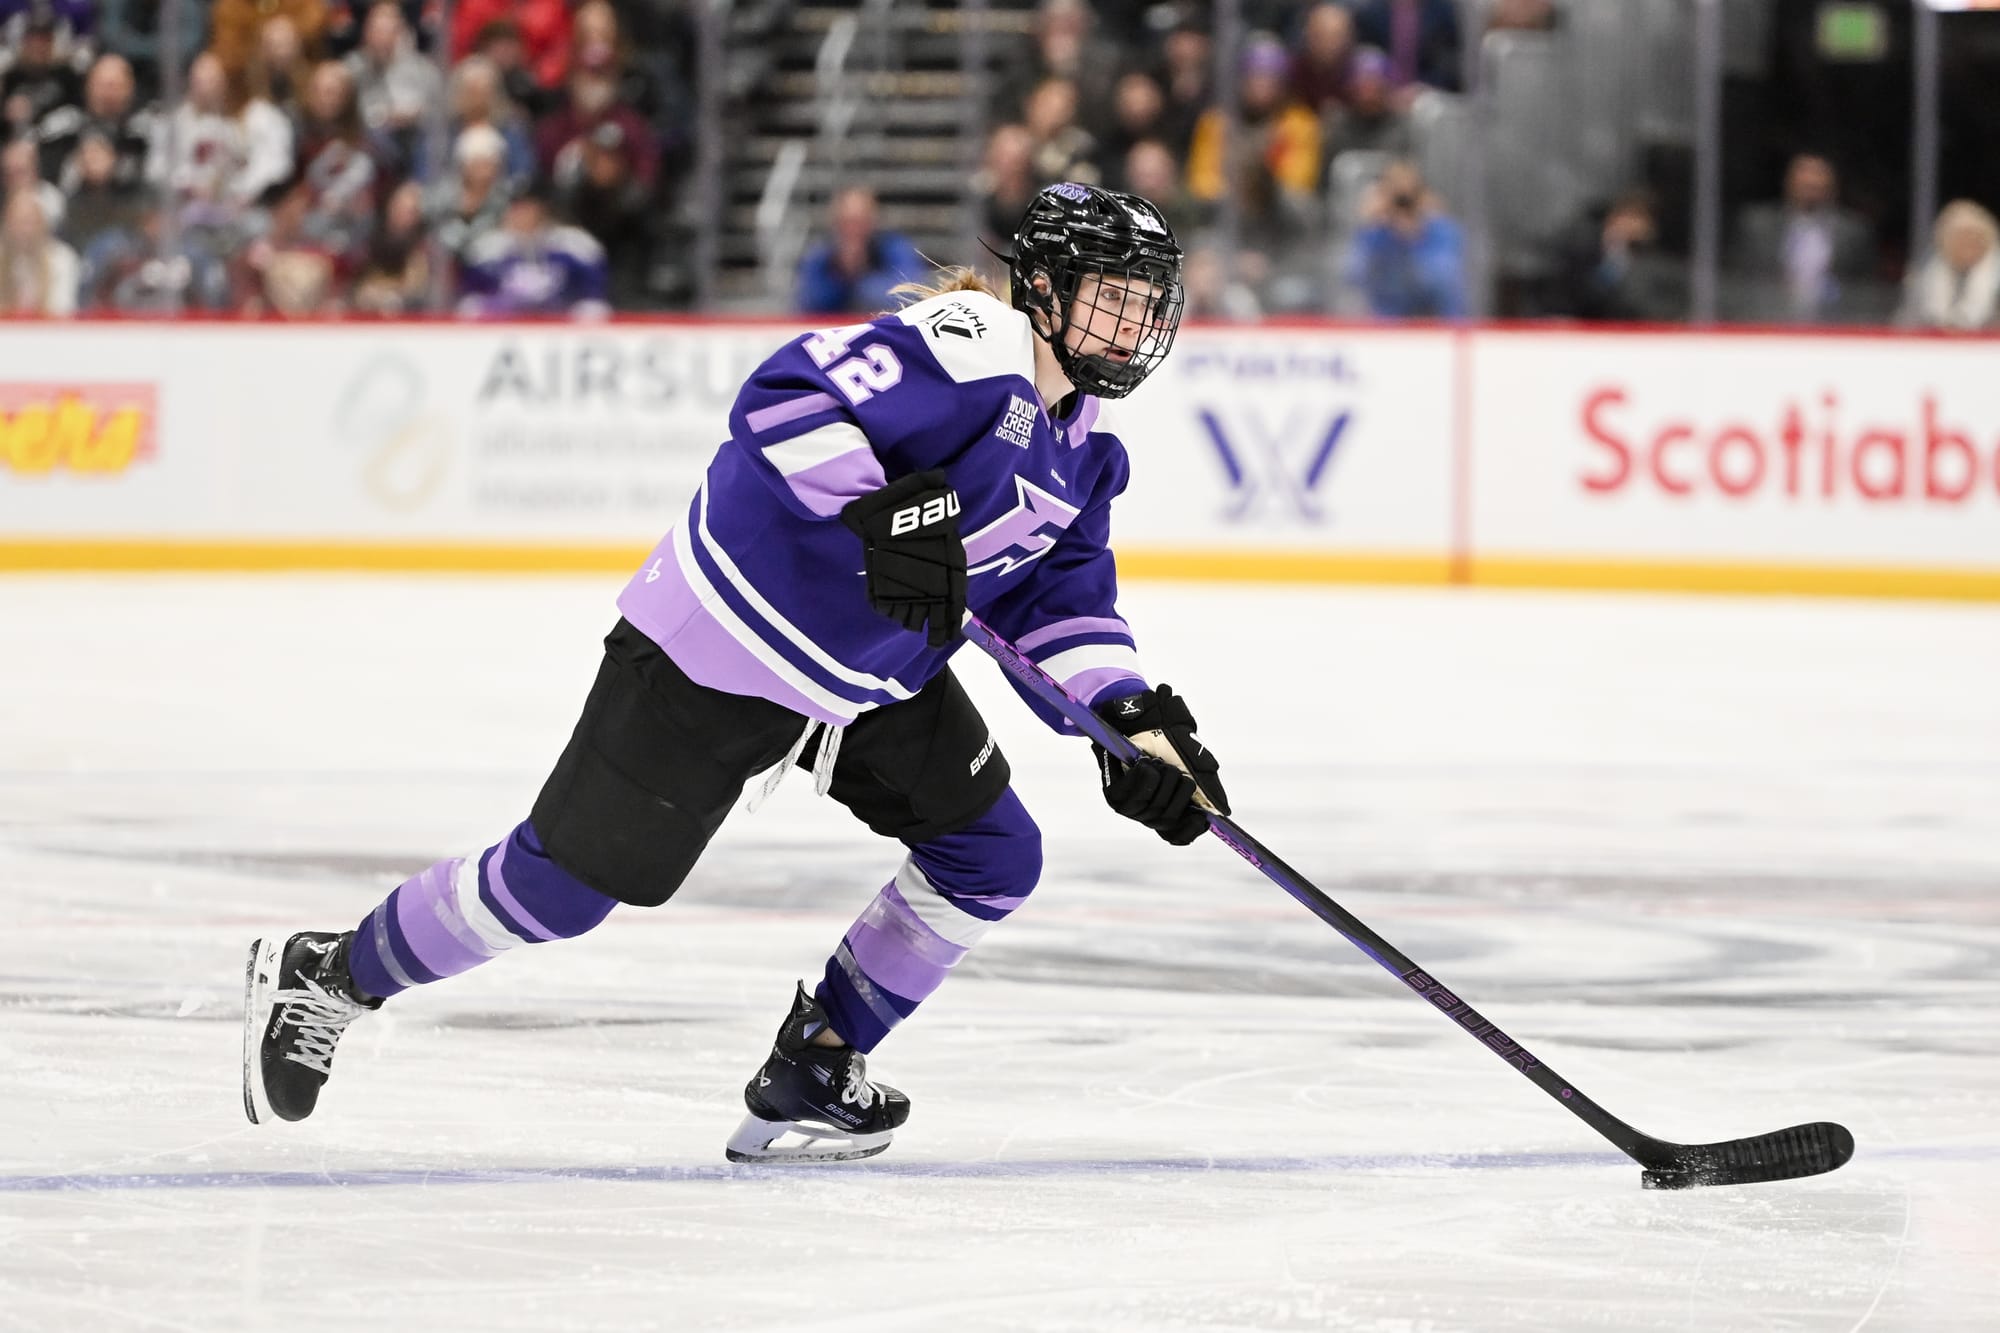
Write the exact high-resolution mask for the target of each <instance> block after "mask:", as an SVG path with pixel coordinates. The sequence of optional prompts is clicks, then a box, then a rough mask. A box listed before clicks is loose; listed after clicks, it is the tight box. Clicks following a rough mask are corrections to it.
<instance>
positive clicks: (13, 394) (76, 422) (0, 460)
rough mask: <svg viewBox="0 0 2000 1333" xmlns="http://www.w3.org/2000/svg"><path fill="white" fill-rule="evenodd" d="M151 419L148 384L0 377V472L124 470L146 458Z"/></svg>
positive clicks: (154, 398) (155, 407) (154, 400)
mask: <svg viewBox="0 0 2000 1333" xmlns="http://www.w3.org/2000/svg"><path fill="white" fill-rule="evenodd" d="M158 420H159V392H158V390H157V389H155V388H154V387H153V386H152V385H150V384H56V383H47V382H44V383H22V382H19V381H6V380H0V472H11V473H15V474H17V475H19V476H24V477H42V476H47V475H49V474H50V473H53V472H59V471H60V472H79V473H84V474H89V475H98V476H102V475H106V474H111V473H118V472H123V471H125V469H127V468H129V467H131V466H132V464H133V463H134V462H136V461H138V460H141V459H149V458H151V457H152V456H153V454H154V451H155V445H154V434H155V425H156V423H157V422H158Z"/></svg>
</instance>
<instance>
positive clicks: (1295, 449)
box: [1195, 407, 1354, 523]
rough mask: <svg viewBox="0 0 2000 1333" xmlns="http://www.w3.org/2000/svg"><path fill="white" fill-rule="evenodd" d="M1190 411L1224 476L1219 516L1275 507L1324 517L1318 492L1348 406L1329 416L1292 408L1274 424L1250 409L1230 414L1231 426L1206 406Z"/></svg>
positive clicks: (1308, 517) (1348, 417)
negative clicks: (1225, 496) (1224, 500)
mask: <svg viewBox="0 0 2000 1333" xmlns="http://www.w3.org/2000/svg"><path fill="white" fill-rule="evenodd" d="M1195 415H1196V417H1197V418H1198V419H1199V420H1200V422H1201V425H1202V429H1203V430H1204V431H1206V432H1207V433H1208V438H1209V442H1210V443H1211V444H1213V445H1214V446H1215V452H1216V455H1217V457H1219V458H1220V459H1221V460H1222V470H1223V473H1224V475H1225V476H1226V477H1227V478H1228V482H1229V506H1228V509H1227V510H1226V512H1225V517H1227V518H1228V519H1229V520H1230V521H1232V522H1237V521H1241V520H1243V519H1247V518H1252V517H1263V516H1264V515H1266V514H1267V513H1268V512H1269V511H1270V510H1272V509H1277V510H1280V511H1289V512H1292V513H1296V514H1297V515H1298V516H1299V517H1300V518H1302V519H1304V520H1305V521H1306V522H1308V523H1320V522H1323V521H1325V518H1326V513H1325V511H1324V510H1323V509H1322V508H1321V506H1320V499H1319V491H1320V487H1321V486H1322V485H1324V484H1325V482H1326V478H1327V473H1328V471H1329V470H1330V469H1331V467H1332V465H1333V456H1334V453H1335V452H1336V451H1337V450H1338V449H1339V448H1340V442H1341V441H1342V440H1343V439H1345V438H1347V428H1348V427H1349V426H1350V425H1352V424H1353V421H1354V413H1353V411H1352V410H1351V409H1342V410H1340V411H1338V412H1335V413H1334V414H1333V415H1332V416H1331V417H1326V416H1321V415H1318V414H1317V413H1313V412H1310V411H1307V412H1300V411H1296V410H1295V411H1291V412H1287V413H1286V414H1285V419H1284V420H1283V421H1281V422H1279V423H1278V424H1277V425H1276V426H1275V427H1274V426H1272V425H1271V424H1270V423H1269V422H1267V421H1266V420H1265V419H1264V416H1263V414H1262V413H1261V412H1258V411H1256V410H1255V409H1243V410H1238V411H1233V412H1231V413H1230V422H1231V423H1233V424H1225V422H1224V420H1223V417H1222V414H1221V413H1219V412H1217V411H1215V410H1214V409H1212V408H1206V407H1205V408H1202V409H1201V410H1200V411H1199V412H1197V413H1196V414H1195Z"/></svg>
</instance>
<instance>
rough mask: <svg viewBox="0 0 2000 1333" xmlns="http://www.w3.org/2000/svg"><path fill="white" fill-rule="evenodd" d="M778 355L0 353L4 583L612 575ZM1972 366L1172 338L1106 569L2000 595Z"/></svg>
mask: <svg viewBox="0 0 2000 1333" xmlns="http://www.w3.org/2000/svg"><path fill="white" fill-rule="evenodd" d="M802 329H803V326H802V325H801V324H799V323H796V322H792V321H770V322H753V321H735V322H698V321H664V322H613V323H608V324H595V325H554V324H548V325H527V324H524V325H464V324H418V325H407V324H404V325H380V326H367V325H359V324H354V325H338V324H334V325H313V326H277V325H232V324H215V323H195V324H172V325H147V324H140V323H127V322H118V323H108V324H92V323H87V322H86V323H70V324H46V325H27V324H18V323H17V324H0V568H8V567H11V568H43V567H75V566H78V565H90V566H97V567H119V566H120V565H121V563H122V564H125V565H129V566H131V567H141V568H143V567H153V566H156V565H159V564H161V563H167V564H172V563H174V562H175V561H176V560H177V559H180V558H181V557H182V556H184V555H185V553H186V551H187V550H188V549H190V548H191V547H192V546H195V545H203V546H204V549H206V550H208V551H209V552H210V555H209V556H208V557H204V559H205V560H207V562H208V563H210V564H213V565H216V566H218V567H232V568H234V567H242V568H260V567H277V566H284V565H288V564H290V565H297V564H304V565H317V566H321V567H333V568H338V567H344V566H347V565H354V566H365V567H372V568H398V567H409V568H433V567H440V566H443V567H452V568H466V569H477V568H489V567H490V568H495V569H522V568H538V567H543V566H547V567H551V568H604V569H625V568H629V567H630V565H631V562H632V561H633V560H635V559H636V558H637V557H638V556H639V555H640V554H642V553H643V552H644V551H645V550H646V549H647V548H648V547H649V546H650V545H651V543H653V542H654V541H655V540H657V538H658V537H659V535H660V534H661V533H662V532H663V531H664V530H666V529H667V528H668V527H670V526H672V525H673V523H674V522H675V521H676V519H677V518H678V517H679V515H680V514H681V513H682V512H683V510H684V507H685V504H686V501H687V498H688V497H689V496H690V495H692V494H693V492H694V490H695V488H696V486H697V485H698V483H699V481H700V478H701V475H702V472H703V470H704V469H705V467H706V466H707V463H708V460H709V458H710V457H711V456H712V454H713V453H714V451H715V448H716V446H717V444H718V443H720V441H721V440H722V438H723V436H724V433H725V431H726V429H727V417H728V411H729V407H730V404H731V402H732V401H733V399H734V396H735V393H736V391H737V388H738V386H739V385H740V384H741V383H742V381H743V380H744V378H745V377H746V376H747V375H748V374H749V373H750V371H751V370H752V368H753V367H755V366H756V365H757V364H758V362H760V361H761V360H762V359H763V358H764V357H765V356H767V355H768V354H769V353H770V352H771V351H772V350H774V349H775V348H776V347H778V346H779V345H780V344H781V343H783V342H784V341H786V340H787V339H789V338H791V337H793V336H795V335H796V334H797V333H799V332H801V331H802ZM1996 358H2000V340H1994V339H1979V338H1974V339H1964V340H1945V339H1939V338H1923V337H1916V338H1911V337H1897V336H1893V335H1882V336H1873V337H1870V336H1862V335H1789V334H1787V335H1772V334H1723V333H1704V332H1687V333H1662V332H1640V333H1621V332H1597V331H1592V332H1587V333H1586V332H1578V331H1573V330H1541V329H1520V328H1481V327H1476V326H1465V327H1454V328H1407V329H1403V328H1393V327H1382V326H1365V327H1344V326H1338V325H1316V324H1299V325H1285V326H1250V327H1229V326H1216V325H1200V326H1192V327H1189V328H1186V329H1184V330H1183V331H1182V333H1181V335H1180V338H1179V341H1178V343H1177V345H1176V346H1175V348H1174V351H1173V354H1172V356H1171V357H1170V358H1169V360H1168V361H1167V363H1166V365H1165V366H1164V367H1163V368H1162V369H1161V370H1160V371H1159V372H1157V373H1156V374H1155V375H1153V376H1152V377H1151V378H1150V379H1149V380H1148V381H1147V382H1146V383H1145V384H1144V385H1143V386H1142V387H1141V388H1140V389H1139V390H1138V392H1136V393H1134V394H1133V395H1132V396H1131V397H1129V398H1127V399H1124V400H1120V401H1117V402H1112V403H1107V404H1105V406H1104V410H1103V412H1102V415H1101V417H1100V418H1099V424H1100V426H1101V427H1102V428H1105V429H1109V430H1112V431H1114V432H1116V433H1117V434H1118V435H1119V436H1120V437H1121V438H1122V439H1123V440H1124V441H1125V444H1126V447H1127V449H1128V450H1129V452H1130V455H1131V462H1132V469H1131V483H1130V485H1129V487H1128V489H1127V491H1126V493H1125V495H1124V496H1123V497H1122V498H1121V499H1120V500H1119V501H1118V503H1117V505H1116V506H1115V507H1114V511H1113V529H1112V535H1113V540H1114V543H1115V546H1116V549H1117V551H1118V554H1119V562H1120V568H1121V571H1122V572H1123V573H1124V575H1125V576H1126V577H1141V578H1143V577H1173V578H1207V579H1250V580H1362V581H1416V582H1444V581H1461V582H1473V583H1511V584H1548V585H1561V586H1592V587H1628V586H1629V587H1756V588H1763V589H1769V590H1794V591H1827V592H1873V593H1897V592H1904V593H1918V594H1923V595H1950V596H1973V597H1993V598H2000V376H1996V375H1994V374H1993V373H1992V367H1993V366H1994V365H1995V364H2000V360H1996ZM891 391H893V390H891ZM871 392H872V390H871ZM1020 411H1021V412H1022V413H1026V414H1029V415H1028V416H1008V417H1004V418H1003V419H1000V420H998V421H996V422H995V424H994V427H993V429H994V431H995V433H996V434H997V435H998V436H1000V437H1001V438H1011V436H1018V435H1021V434H1022V433H1023V432H1024V431H1025V430H1026V429H1027V427H1028V426H1029V423H1030V420H1031V416H1032V414H1033V413H1036V412H1039V411H1040V407H1039V404H1036V403H1033V402H1030V401H1028V400H1027V399H1025V398H1024V399H1022V401H1021V403H1020ZM1010 433H1011V434H1010ZM399 562H400V563H399Z"/></svg>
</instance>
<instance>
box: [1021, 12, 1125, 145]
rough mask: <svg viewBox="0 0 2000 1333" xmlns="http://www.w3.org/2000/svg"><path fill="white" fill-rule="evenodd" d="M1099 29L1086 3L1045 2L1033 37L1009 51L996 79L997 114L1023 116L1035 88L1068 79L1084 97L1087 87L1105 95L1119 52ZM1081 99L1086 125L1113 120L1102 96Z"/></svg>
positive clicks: (1093, 14) (1081, 111) (1036, 19)
mask: <svg viewBox="0 0 2000 1333" xmlns="http://www.w3.org/2000/svg"><path fill="white" fill-rule="evenodd" d="M1096 27H1097V16H1096V14H1095V13H1094V12H1093V11H1092V10H1091V7H1090V4H1089V3H1088V0H1042V4H1041V7H1040V9H1038V10H1037V11H1036V14H1035V32H1034V36H1033V38H1032V39H1031V40H1030V41H1027V42H1024V43H1022V44H1020V45H1018V46H1017V47H1016V48H1015V49H1014V50H1013V51H1012V52H1011V53H1010V55H1009V56H1008V58H1007V61H1006V64H1005V65H1004V66H1003V67H1002V70H1001V73H1000V77H999V78H998V79H997V80H996V81H995V87H996V91H997V93H998V98H999V100H998V103H997V104H996V107H995V111H996V113H997V114H998V115H999V116H1001V117H1003V118H1006V117H1011V116H1014V115H1017V114H1019V113H1020V112H1021V111H1022V110H1023V109H1025V108H1026V106H1027V104H1028V99H1029V98H1030V97H1031V96H1033V95H1034V92H1035V90H1036V89H1038V88H1040V87H1041V86H1042V85H1043V84H1045V83H1047V82H1048V81H1049V80H1050V79H1067V80H1069V81H1070V83H1071V84H1072V85H1073V86H1074V87H1076V88H1077V89H1078V90H1079V92H1080V94H1081V90H1084V89H1096V90H1099V93H1100V94H1101V91H1102V90H1103V89H1104V88H1106V87H1107V86H1108V83H1109V80H1110V78H1111V76H1112V74H1113V73H1114V72H1115V71H1116V70H1117V69H1118V66H1119V64H1120V59H1119V51H1118V48H1117V47H1116V46H1114V45H1112V44H1111V43H1109V42H1106V41H1103V40H1102V39H1100V38H1099V37H1098V36H1097V34H1096ZM1081 95H1082V98H1083V100H1082V101H1081V102H1080V103H1079V107H1078V117H1077V118H1078V119H1079V120H1080V121H1082V122H1083V123H1084V124H1087V125H1092V126H1099V125H1102V124H1104V123H1105V121H1106V120H1107V119H1108V118H1109V107H1108V106H1107V105H1106V103H1105V100H1104V99H1103V98H1102V97H1101V95H1099V96H1090V95H1088V94H1081Z"/></svg>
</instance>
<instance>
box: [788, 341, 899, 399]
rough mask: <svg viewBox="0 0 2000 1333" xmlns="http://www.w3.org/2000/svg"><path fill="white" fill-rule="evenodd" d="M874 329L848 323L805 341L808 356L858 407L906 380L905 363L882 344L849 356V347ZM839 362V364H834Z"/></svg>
mask: <svg viewBox="0 0 2000 1333" xmlns="http://www.w3.org/2000/svg"><path fill="white" fill-rule="evenodd" d="M874 328H875V326H874V325H873V324H847V325H844V326H842V327H840V328H837V329H821V330H820V331H819V332H818V333H815V334H813V335H812V336H811V337H809V338H807V339H806V341H805V348H806V355H807V356H809V357H811V358H812V360H813V364H814V365H816V366H818V367H819V368H820V369H821V370H824V371H825V372H826V377H827V378H828V379H830V380H832V381H833V384H834V387H835V388H837V389H839V390H840V392H841V393H842V394H843V395H845V396H846V398H847V401H848V402H850V403H852V404H854V405H855V406H856V407H859V406H860V405H861V404H863V403H865V402H867V401H868V400H869V399H870V398H873V397H874V396H875V395H876V394H878V393H881V392H882V391H883V390H884V389H893V388H895V387H896V385H897V384H898V383H899V382H901V380H902V378H903V363H902V362H900V361H898V360H897V359H896V354H895V353H894V352H892V351H890V350H889V349H888V348H887V347H884V346H883V345H882V344H880V343H877V344H875V346H873V347H870V348H867V349H865V350H864V351H863V352H862V353H861V355H859V356H847V348H848V346H849V345H850V344H851V343H853V342H854V341H855V340H856V339H857V338H860V337H861V336H862V335H863V334H866V333H869V332H872V331H873V330H874ZM843 356H847V359H846V360H845V361H841V360H840V358H842V357H843ZM836 361H840V364H839V365H834V362H836Z"/></svg>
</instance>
